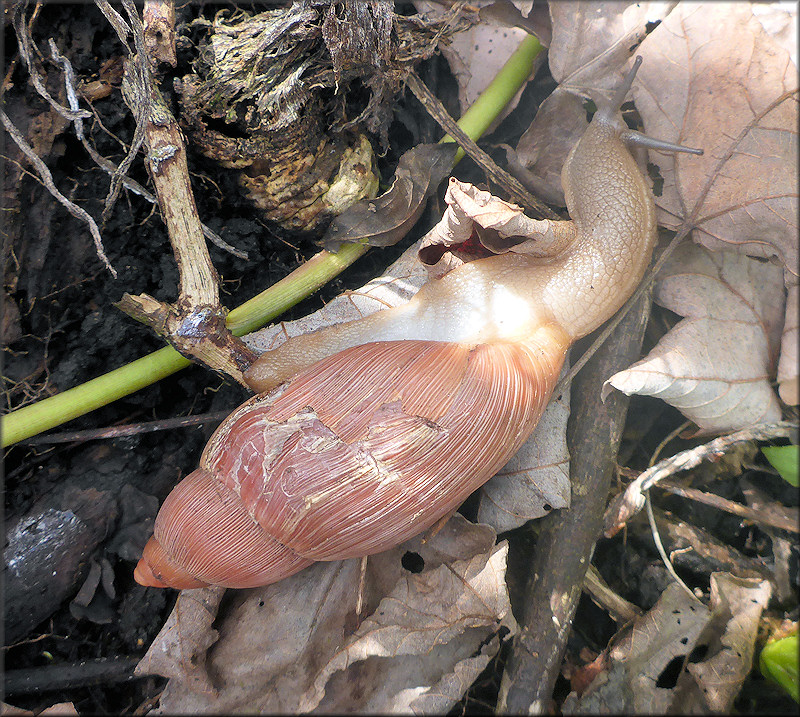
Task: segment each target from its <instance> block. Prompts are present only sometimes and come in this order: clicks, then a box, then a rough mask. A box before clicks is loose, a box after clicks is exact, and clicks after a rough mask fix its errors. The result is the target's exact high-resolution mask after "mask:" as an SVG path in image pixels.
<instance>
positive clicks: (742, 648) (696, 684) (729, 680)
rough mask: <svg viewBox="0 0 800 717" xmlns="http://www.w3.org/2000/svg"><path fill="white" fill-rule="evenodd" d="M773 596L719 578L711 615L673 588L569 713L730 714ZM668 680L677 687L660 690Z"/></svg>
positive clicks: (573, 698) (570, 701)
mask: <svg viewBox="0 0 800 717" xmlns="http://www.w3.org/2000/svg"><path fill="white" fill-rule="evenodd" d="M769 596H770V586H769V583H767V582H766V581H760V580H753V579H749V580H748V579H743V578H736V577H733V576H732V575H730V574H728V573H714V574H713V575H712V576H711V609H710V610H709V608H708V607H706V606H705V605H703V603H701V602H700V601H699V600H695V599H693V598H692V597H690V596H689V595H687V593H686V592H685V591H684V590H683V589H682V588H681V587H679V586H678V584H677V583H671V584H670V585H669V586H668V587H667V589H666V590H664V592H663V593H662V594H661V597H660V598H659V600H658V602H657V603H656V604H655V605H654V606H653V607H652V608H651V609H650V611H649V612H647V613H646V614H645V615H643V616H642V617H641V618H640V619H639V620H637V621H636V623H635V624H634V625H633V626H632V627H631V628H629V630H628V632H627V634H626V635H625V636H624V637H622V638H621V639H620V640H619V641H618V642H617V644H616V645H615V647H614V648H613V649H612V650H611V653H610V669H609V670H608V672H606V673H603V674H601V675H600V676H598V677H597V678H596V679H595V680H594V682H592V683H591V685H590V686H589V689H588V690H587V691H586V692H584V694H583V696H582V697H581V698H580V699H578V697H577V695H575V693H572V694H570V695H569V697H567V699H566V701H565V702H564V705H563V707H562V711H563V712H564V714H570V713H571V714H598V713H622V714H625V713H628V714H667V713H670V712H679V713H685V714H708V713H709V712H713V713H721V714H725V713H728V712H729V711H730V709H731V707H732V705H733V700H734V698H735V697H736V695H738V694H739V690H740V689H741V686H742V683H743V682H744V679H745V677H746V676H747V674H748V673H749V672H750V670H751V668H752V663H753V649H754V644H755V637H756V632H757V628H758V621H759V618H760V616H761V612H762V610H763V609H764V608H765V607H766V605H767V602H768V601H769ZM698 655H700V658H699V659H698ZM676 661H677V662H678V663H679V664H680V666H681V672H680V673H679V675H678V677H677V681H676V680H675V678H674V663H675V662H676ZM663 678H666V680H664V679H663ZM664 681H671V682H672V686H670V687H662V686H660V685H661V684H663V683H664ZM668 684H669V682H668Z"/></svg>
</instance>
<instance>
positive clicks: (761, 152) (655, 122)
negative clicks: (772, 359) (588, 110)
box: [633, 3, 798, 404]
mask: <svg viewBox="0 0 800 717" xmlns="http://www.w3.org/2000/svg"><path fill="white" fill-rule="evenodd" d="M757 7H758V6H757V5H756V4H754V3H753V4H751V3H701V4H691V3H679V4H678V6H677V8H676V10H675V11H674V12H673V13H672V14H670V16H669V17H668V18H667V19H666V20H665V21H664V22H663V23H662V25H661V26H659V27H658V28H657V29H656V30H655V31H654V32H653V33H652V34H651V35H650V36H649V37H648V38H647V40H646V41H645V42H644V43H643V44H642V47H641V48H640V50H641V52H642V54H643V55H644V58H645V60H644V63H643V64H642V71H641V73H640V78H639V79H640V80H641V83H640V84H636V85H635V86H634V90H633V92H634V98H635V100H636V106H637V108H638V109H639V112H640V113H641V115H642V118H643V120H644V123H645V127H646V128H647V132H648V134H650V135H652V136H654V137H658V138H659V139H664V140H667V141H672V142H679V143H682V144H688V145H689V146H696V147H703V149H704V150H705V154H704V155H703V156H702V157H692V158H691V161H689V160H688V159H687V158H686V157H682V156H680V155H675V156H674V157H672V156H660V155H658V160H657V163H658V166H659V170H660V173H661V176H662V177H663V178H664V190H663V195H662V196H661V197H660V198H658V201H657V205H658V209H659V223H661V224H662V225H663V226H666V227H669V228H677V227H678V226H680V224H681V222H682V219H683V217H684V216H687V215H693V214H695V213H696V216H694V221H693V225H694V226H695V227H696V228H695V229H694V230H693V232H692V238H693V239H694V241H696V242H699V243H701V244H703V245H704V246H706V247H708V248H710V249H734V250H736V251H739V252H742V253H745V254H747V255H749V256H758V257H775V258H776V259H777V260H778V261H779V262H780V264H781V266H782V267H783V268H784V270H785V271H784V281H785V284H786V287H787V289H788V291H789V293H790V298H791V299H792V301H790V302H787V307H788V308H789V311H790V314H789V315H787V317H786V327H787V330H786V332H785V336H784V341H783V344H782V349H781V352H782V354H785V356H786V358H782V359H781V369H780V374H779V382H780V384H781V397H782V398H784V400H785V401H786V402H787V403H790V404H797V402H798V395H797V333H796V326H797V319H796V316H797V314H796V306H797V299H796V296H797V288H796V287H797V282H798V272H797V266H798V254H797V249H798V242H797V226H798V180H797V165H798V143H797V123H798V104H797V103H798V76H797V65H796V54H797V39H796V38H797V8H796V6H795V7H792V8H788V9H787V8H784V12H783V13H781V12H780V11H777V10H773V11H772V16H771V17H770V19H769V22H768V21H767V19H766V18H765V16H764V15H763V14H762V13H761V12H760V11H759V12H757V11H756V10H755V8H757ZM776 13H777V17H778V18H780V15H781V14H782V15H783V18H782V21H781V22H776ZM762 18H764V19H762ZM787 26H788V27H790V28H792V29H791V32H790V33H789V34H790V35H791V38H792V40H793V42H788V41H787V38H786V35H787V32H786V28H787ZM771 33H774V35H773V34H771ZM793 57H794V59H792V58H793ZM651 58H652V60H653V61H650V59H651ZM664 67H669V68H670V70H669V72H665V71H664Z"/></svg>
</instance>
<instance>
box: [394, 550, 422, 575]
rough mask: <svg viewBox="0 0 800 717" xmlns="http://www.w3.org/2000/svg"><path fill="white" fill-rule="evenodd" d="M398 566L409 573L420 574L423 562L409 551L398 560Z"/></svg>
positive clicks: (417, 555)
mask: <svg viewBox="0 0 800 717" xmlns="http://www.w3.org/2000/svg"><path fill="white" fill-rule="evenodd" d="M400 564H401V565H402V566H403V567H404V568H405V569H406V570H408V572H410V573H421V572H422V570H423V568H424V567H425V560H424V559H423V558H422V556H421V555H420V554H419V553H412V552H411V551H410V550H409V551H407V552H406V554H405V555H404V556H403V557H402V559H401V560H400Z"/></svg>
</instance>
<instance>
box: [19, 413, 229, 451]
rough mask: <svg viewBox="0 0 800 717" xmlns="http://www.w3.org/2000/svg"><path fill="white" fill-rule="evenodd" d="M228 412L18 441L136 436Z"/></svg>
mask: <svg viewBox="0 0 800 717" xmlns="http://www.w3.org/2000/svg"><path fill="white" fill-rule="evenodd" d="M229 413H230V410H228V411H216V412H214V413H206V414H203V415H202V416H181V417H180V418H165V419H163V420H161V421H146V422H144V423H131V424H129V425H126V426H111V427H110V428H92V429H89V430H86V431H66V432H64V433H51V434H49V435H44V436H36V437H35V438H29V439H27V440H25V441H21V442H20V443H21V444H22V445H25V446H38V445H49V444H51V443H74V442H83V441H96V440H100V439H104V438H122V437H124V436H138V435H140V434H142V433H154V432H156V431H171V430H173V429H175V428H193V427H195V426H201V425H203V424H204V423H214V422H217V423H218V422H219V421H221V420H222V419H223V418H225V417H226V416H227V415H228V414H229Z"/></svg>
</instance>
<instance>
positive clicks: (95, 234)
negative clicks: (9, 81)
mask: <svg viewBox="0 0 800 717" xmlns="http://www.w3.org/2000/svg"><path fill="white" fill-rule="evenodd" d="M0 122H2V123H3V127H5V128H6V132H8V134H9V135H10V137H11V139H13V140H14V143H15V144H16V145H17V147H19V148H20V150H21V151H22V153H23V154H24V155H25V156H26V157H27V158H28V159H29V160H30V162H31V164H32V165H33V168H34V169H35V170H36V173H37V174H38V175H39V178H40V179H41V180H42V184H44V186H45V187H46V188H47V191H48V192H50V194H52V195H53V196H54V197H55V198H56V199H57V200H58V201H59V202H60V203H61V204H62V205H63V206H64V207H65V208H66V210H67V211H68V212H69V213H70V214H71V215H72V216H73V217H75V218H76V219H80V220H81V221H82V222H84V223H85V224H86V226H88V227H89V231H90V232H91V234H92V239H94V247H95V251H96V252H97V256H99V257H100V259H101V260H102V262H103V263H104V264H105V265H106V268H107V269H108V270H109V271H110V272H111V275H112V276H113V277H114V278H115V279H116V278H117V272H116V270H115V269H114V267H113V266H111V262H109V260H108V257H107V256H106V253H105V250H104V249H103V239H102V237H101V236H100V229H99V228H98V227H97V224H96V222H95V221H94V219H92V216H91V215H90V214H89V213H88V212H87V211H86V210H84V209H82V208H81V207H79V206H78V205H77V204H74V203H73V202H71V201H70V200H69V199H67V198H66V197H65V196H64V195H63V194H62V193H61V192H59V191H58V188H57V187H56V185H55V182H53V175H52V174H50V170H49V169H48V168H47V165H46V164H45V163H44V162H43V161H42V160H41V159H39V157H38V156H37V155H36V152H34V151H33V149H32V148H31V146H30V145H29V144H28V143H27V142H26V141H25V139H24V138H23V136H22V134H21V133H20V131H19V130H18V129H17V128H16V127H15V126H14V125H13V124H12V122H11V120H10V119H9V118H8V117H7V116H6V113H5V112H3V110H2V109H0Z"/></svg>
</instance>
